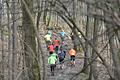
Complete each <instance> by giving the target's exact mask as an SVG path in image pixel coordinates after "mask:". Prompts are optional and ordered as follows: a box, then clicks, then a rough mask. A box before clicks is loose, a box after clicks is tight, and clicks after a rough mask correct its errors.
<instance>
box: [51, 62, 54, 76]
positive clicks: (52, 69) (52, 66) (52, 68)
mask: <svg viewBox="0 0 120 80" xmlns="http://www.w3.org/2000/svg"><path fill="white" fill-rule="evenodd" d="M51 75H52V76H54V65H53V64H51Z"/></svg>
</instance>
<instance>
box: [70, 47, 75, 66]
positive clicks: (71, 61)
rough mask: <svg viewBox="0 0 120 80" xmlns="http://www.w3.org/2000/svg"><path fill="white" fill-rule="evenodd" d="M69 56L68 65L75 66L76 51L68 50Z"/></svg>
mask: <svg viewBox="0 0 120 80" xmlns="http://www.w3.org/2000/svg"><path fill="white" fill-rule="evenodd" d="M69 55H70V64H71V65H74V66H75V56H76V51H75V50H74V49H73V48H72V49H70V51H69Z"/></svg>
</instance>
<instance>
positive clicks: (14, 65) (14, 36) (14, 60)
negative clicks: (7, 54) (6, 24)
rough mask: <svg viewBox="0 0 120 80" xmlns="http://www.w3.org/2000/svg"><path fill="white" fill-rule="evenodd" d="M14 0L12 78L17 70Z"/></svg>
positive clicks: (14, 1)
mask: <svg viewBox="0 0 120 80" xmlns="http://www.w3.org/2000/svg"><path fill="white" fill-rule="evenodd" d="M15 3H16V0H12V21H13V24H12V80H15V78H16V76H17V75H16V70H17V61H16V60H17V26H18V25H17V22H15V19H16V18H17V17H16V14H15V12H16V4H15Z"/></svg>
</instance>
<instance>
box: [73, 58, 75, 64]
mask: <svg viewBox="0 0 120 80" xmlns="http://www.w3.org/2000/svg"><path fill="white" fill-rule="evenodd" d="M73 64H74V65H75V56H73Z"/></svg>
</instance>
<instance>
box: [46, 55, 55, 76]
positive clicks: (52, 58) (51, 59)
mask: <svg viewBox="0 0 120 80" xmlns="http://www.w3.org/2000/svg"><path fill="white" fill-rule="evenodd" d="M56 62H57V58H56V54H55V53H53V54H51V55H50V56H49V57H48V64H49V65H50V70H51V76H54V70H55V66H56Z"/></svg>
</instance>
